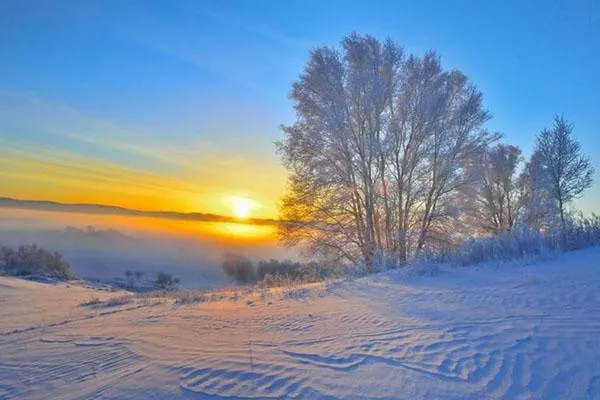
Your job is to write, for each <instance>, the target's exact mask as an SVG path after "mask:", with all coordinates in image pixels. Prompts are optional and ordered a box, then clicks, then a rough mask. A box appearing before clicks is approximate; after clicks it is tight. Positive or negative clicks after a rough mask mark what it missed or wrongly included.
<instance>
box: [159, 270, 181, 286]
mask: <svg viewBox="0 0 600 400" xmlns="http://www.w3.org/2000/svg"><path fill="white" fill-rule="evenodd" d="M153 284H154V288H155V289H157V290H175V289H176V288H177V285H178V284H179V278H173V277H172V276H171V275H170V274H168V273H166V272H162V271H161V272H158V273H157V274H156V280H155V281H154V282H153Z"/></svg>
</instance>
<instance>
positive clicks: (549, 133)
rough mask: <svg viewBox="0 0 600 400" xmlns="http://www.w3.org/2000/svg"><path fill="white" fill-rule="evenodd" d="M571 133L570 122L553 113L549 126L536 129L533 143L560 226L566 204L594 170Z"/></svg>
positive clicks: (588, 183) (589, 180) (584, 186)
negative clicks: (536, 135)
mask: <svg viewBox="0 0 600 400" xmlns="http://www.w3.org/2000/svg"><path fill="white" fill-rule="evenodd" d="M572 133H573V125H571V124H570V123H569V122H567V121H566V120H565V119H564V118H563V117H562V116H555V117H554V125H553V127H552V129H543V130H542V131H541V132H540V134H539V135H538V137H537V141H536V147H535V153H536V154H537V157H539V164H540V168H541V170H542V171H543V174H542V176H543V184H544V186H545V187H546V189H547V190H548V192H549V193H550V195H551V196H552V198H553V199H554V200H555V201H556V203H557V206H558V212H559V215H560V222H561V226H562V228H563V229H565V224H566V222H565V208H566V206H567V205H568V204H569V203H570V202H571V201H572V200H574V199H576V198H578V197H580V196H581V195H582V193H583V192H584V191H585V190H586V189H588V188H589V187H591V186H592V175H593V173H594V169H593V167H592V165H591V163H590V160H589V158H587V157H586V156H584V155H582V154H581V146H580V145H579V143H578V142H577V140H575V139H574V138H573V137H572Z"/></svg>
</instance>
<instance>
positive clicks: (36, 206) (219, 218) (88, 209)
mask: <svg viewBox="0 0 600 400" xmlns="http://www.w3.org/2000/svg"><path fill="white" fill-rule="evenodd" d="M0 207H4V208H19V209H26V210H38V211H57V212H73V213H86V214H104V215H128V216H138V217H153V218H166V219H175V220H186V221H207V222H233V223H246V224H255V225H272V224H277V223H279V221H277V220H274V219H263V218H249V219H244V220H240V219H237V218H233V217H227V216H224V215H217V214H205V213H183V212H177V211H142V210H133V209H130V208H125V207H117V206H108V205H104V204H71V203H59V202H56V201H44V200H19V199H13V198H10V197H0Z"/></svg>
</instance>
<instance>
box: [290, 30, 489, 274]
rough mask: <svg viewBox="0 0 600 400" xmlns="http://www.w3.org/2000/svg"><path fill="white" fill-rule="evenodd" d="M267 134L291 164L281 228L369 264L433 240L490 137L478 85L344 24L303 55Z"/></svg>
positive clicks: (309, 246) (321, 251)
mask: <svg viewBox="0 0 600 400" xmlns="http://www.w3.org/2000/svg"><path fill="white" fill-rule="evenodd" d="M291 98H292V100H293V101H294V103H295V105H294V108H295V111H296V122H295V123H294V124H293V125H291V126H284V127H282V129H283V132H284V139H283V140H282V141H281V142H280V143H279V144H278V150H279V152H280V154H281V155H282V158H283V161H284V165H285V166H286V167H287V168H288V169H289V170H290V172H291V177H290V185H289V190H288V192H287V193H286V195H285V196H284V197H283V199H282V202H281V208H280V211H281V217H282V218H283V219H285V220H286V221H289V222H288V223H286V224H282V225H281V230H280V236H281V238H282V240H283V242H284V243H285V244H287V245H289V246H295V245H301V246H303V247H304V248H305V249H306V250H308V251H310V252H311V254H317V255H322V256H327V257H330V258H333V259H335V260H346V261H349V262H351V263H354V264H364V265H366V267H367V269H369V270H372V269H373V268H374V264H375V259H376V257H377V255H378V254H381V253H383V254H386V255H389V256H390V257H391V258H392V259H393V260H395V262H397V263H402V262H404V261H406V260H407V258H408V257H410V255H411V254H413V253H415V252H418V251H420V250H421V249H423V248H424V247H425V245H426V244H427V243H429V244H432V243H433V240H432V239H433V238H434V237H435V233H436V232H440V231H442V230H443V229H445V228H446V227H447V224H448V221H450V220H451V219H452V218H454V217H455V216H456V212H455V210H454V208H453V207H452V199H453V196H454V195H455V194H456V192H457V191H458V189H459V188H460V187H461V186H462V185H464V184H465V178H466V176H467V175H466V174H465V173H464V167H465V163H466V160H467V159H468V158H469V157H471V156H472V154H474V153H476V152H478V151H479V150H480V149H481V148H482V147H483V146H485V145H487V144H488V143H489V142H490V141H491V140H493V139H494V138H495V136H494V135H490V134H488V133H487V132H485V131H482V130H481V129H480V128H481V126H482V125H483V123H484V122H485V121H486V120H487V119H488V118H489V115H488V113H487V112H486V111H485V110H483V108H482V104H481V93H480V92H479V91H477V90H476V88H475V87H474V86H473V85H472V84H470V83H469V82H468V79H467V78H466V76H464V75H463V74H462V73H461V72H460V71H456V70H454V71H450V72H447V71H444V70H443V69H442V67H441V64H440V61H439V58H438V57H437V55H436V54H435V53H433V52H428V53H426V54H425V55H424V56H423V57H416V56H409V57H408V58H405V57H404V53H403V50H402V48H401V47H400V46H398V45H397V44H396V43H394V42H392V41H391V40H386V41H384V42H380V41H378V40H377V39H375V38H373V37H371V36H360V35H357V34H351V35H349V36H347V37H345V38H344V39H343V40H342V49H341V51H338V50H336V49H332V48H329V47H321V48H317V49H315V50H313V51H312V52H311V54H310V57H309V60H308V63H307V65H306V67H305V69H304V72H303V73H302V75H301V76H300V78H299V79H298V81H297V82H295V83H294V85H293V87H292V92H291Z"/></svg>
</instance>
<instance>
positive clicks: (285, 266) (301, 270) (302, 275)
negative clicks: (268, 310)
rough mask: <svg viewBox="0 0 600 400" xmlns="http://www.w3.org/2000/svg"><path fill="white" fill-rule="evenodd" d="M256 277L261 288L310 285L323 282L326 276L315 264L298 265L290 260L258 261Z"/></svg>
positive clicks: (323, 269) (324, 271) (323, 270)
mask: <svg viewBox="0 0 600 400" xmlns="http://www.w3.org/2000/svg"><path fill="white" fill-rule="evenodd" d="M256 275H257V278H258V280H259V281H260V282H261V285H262V286H266V287H273V286H285V285H288V284H290V282H296V283H310V282H317V281H320V280H323V279H324V278H325V277H326V276H327V275H328V274H327V270H326V269H325V268H322V267H321V266H320V265H319V264H317V263H312V262H311V263H299V262H294V261H290V260H283V261H278V260H273V259H271V260H269V261H260V262H259V263H258V264H257V271H256Z"/></svg>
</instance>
